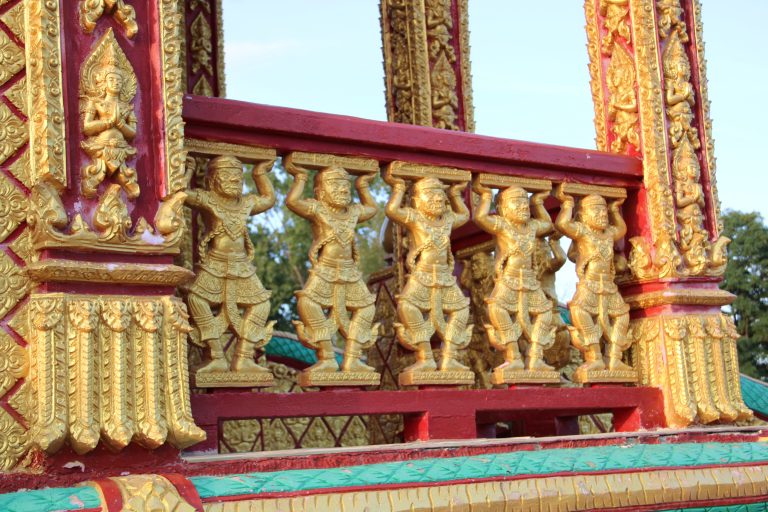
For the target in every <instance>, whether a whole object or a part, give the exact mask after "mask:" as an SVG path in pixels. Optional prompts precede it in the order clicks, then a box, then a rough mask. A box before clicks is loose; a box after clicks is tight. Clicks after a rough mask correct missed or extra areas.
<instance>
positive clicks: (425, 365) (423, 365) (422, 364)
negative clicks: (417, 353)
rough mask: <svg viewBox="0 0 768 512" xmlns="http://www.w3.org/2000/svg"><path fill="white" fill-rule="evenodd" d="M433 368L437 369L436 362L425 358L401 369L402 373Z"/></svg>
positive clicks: (429, 370) (427, 370)
mask: <svg viewBox="0 0 768 512" xmlns="http://www.w3.org/2000/svg"><path fill="white" fill-rule="evenodd" d="M435 370H437V364H436V363H435V361H434V360H432V359H427V360H425V361H416V362H415V363H414V364H412V365H411V366H408V367H407V368H406V369H405V370H403V373H406V372H408V373H416V372H433V371H435Z"/></svg>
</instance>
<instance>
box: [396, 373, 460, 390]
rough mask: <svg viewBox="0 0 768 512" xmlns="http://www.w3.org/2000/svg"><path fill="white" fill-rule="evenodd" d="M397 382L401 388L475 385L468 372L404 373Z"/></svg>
mask: <svg viewBox="0 0 768 512" xmlns="http://www.w3.org/2000/svg"><path fill="white" fill-rule="evenodd" d="M397 380H398V382H399V383H400V385H401V386H441V385H445V386H468V385H472V384H474V383H475V374H474V372H472V371H468V370H467V371H461V370H449V371H445V372H441V371H438V370H431V371H423V372H404V373H401V374H400V376H399V377H398V379H397Z"/></svg>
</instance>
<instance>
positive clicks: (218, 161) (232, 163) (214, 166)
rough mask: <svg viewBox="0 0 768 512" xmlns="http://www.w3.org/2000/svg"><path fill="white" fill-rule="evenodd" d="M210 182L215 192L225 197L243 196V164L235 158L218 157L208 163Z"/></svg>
mask: <svg viewBox="0 0 768 512" xmlns="http://www.w3.org/2000/svg"><path fill="white" fill-rule="evenodd" d="M208 180H209V183H210V188H211V190H213V191H214V192H216V193H218V194H221V195H223V196H225V197H232V198H236V197H240V196H242V195H243V163H242V162H241V161H240V160H239V159H237V158H235V157H234V156H217V157H216V158H214V159H212V160H211V161H210V162H208Z"/></svg>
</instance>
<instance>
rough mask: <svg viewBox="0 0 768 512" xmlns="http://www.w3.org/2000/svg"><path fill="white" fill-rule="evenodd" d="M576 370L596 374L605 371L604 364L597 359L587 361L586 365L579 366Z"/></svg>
mask: <svg viewBox="0 0 768 512" xmlns="http://www.w3.org/2000/svg"><path fill="white" fill-rule="evenodd" d="M576 370H577V371H581V372H596V371H600V370H605V363H604V362H603V360H602V359H598V360H597V361H587V362H586V363H584V364H582V365H581V366H579V367H578V368H577V369H576Z"/></svg>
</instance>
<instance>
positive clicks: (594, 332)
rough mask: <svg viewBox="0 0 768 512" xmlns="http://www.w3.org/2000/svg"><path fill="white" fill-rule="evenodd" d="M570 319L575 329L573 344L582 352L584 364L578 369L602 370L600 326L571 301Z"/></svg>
mask: <svg viewBox="0 0 768 512" xmlns="http://www.w3.org/2000/svg"><path fill="white" fill-rule="evenodd" d="M570 311H571V321H572V322H573V326H574V328H575V331H576V333H575V334H576V336H574V338H573V340H574V345H576V348H578V349H579V350H581V351H582V353H583V354H584V364H582V365H581V366H580V367H579V369H581V370H582V371H594V370H604V369H605V362H604V361H603V354H602V352H601V351H600V337H601V332H600V326H599V325H597V323H595V319H594V318H593V317H592V315H591V314H590V313H589V312H588V311H585V310H584V309H583V308H581V307H580V306H578V305H575V304H573V302H571V307H570Z"/></svg>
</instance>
